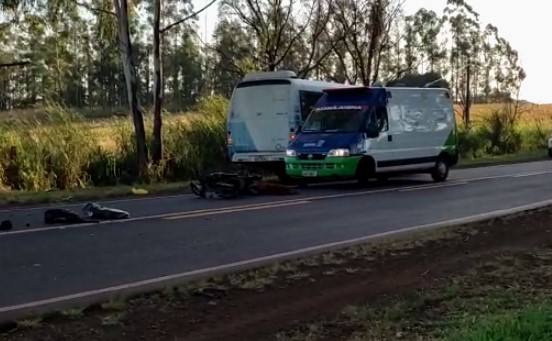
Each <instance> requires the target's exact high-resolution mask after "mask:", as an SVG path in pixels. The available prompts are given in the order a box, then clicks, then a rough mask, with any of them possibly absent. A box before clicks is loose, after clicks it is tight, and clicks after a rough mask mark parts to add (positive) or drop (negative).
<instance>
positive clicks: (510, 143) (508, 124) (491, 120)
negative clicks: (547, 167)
mask: <svg viewBox="0 0 552 341" xmlns="http://www.w3.org/2000/svg"><path fill="white" fill-rule="evenodd" d="M520 115H521V114H520V111H519V109H518V108H515V107H514V106H513V105H512V104H505V105H503V106H502V107H500V108H498V109H494V110H493V111H492V112H491V113H490V115H488V116H486V117H483V118H482V120H481V122H479V123H475V124H472V125H471V126H469V127H468V128H466V127H464V126H462V127H459V129H458V137H459V149H460V155H461V156H462V157H464V158H472V159H475V158H478V157H481V156H485V155H505V154H514V153H518V152H521V151H533V150H541V149H546V147H547V140H548V137H549V133H550V127H551V126H550V124H549V122H545V121H544V120H542V119H540V120H536V121H522V120H520Z"/></svg>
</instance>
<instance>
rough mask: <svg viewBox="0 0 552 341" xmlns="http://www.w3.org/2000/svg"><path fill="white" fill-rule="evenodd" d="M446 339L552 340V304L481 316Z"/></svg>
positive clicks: (482, 340) (481, 340) (458, 340)
mask: <svg viewBox="0 0 552 341" xmlns="http://www.w3.org/2000/svg"><path fill="white" fill-rule="evenodd" d="M455 334H456V335H455V336H452V337H449V338H447V340H448V341H500V340H508V341H529V340H535V341H537V340H542V341H545V340H552V304H550V303H547V304H536V305H532V306H529V307H527V308H525V309H523V310H522V311H511V312H508V313H504V314H498V315H492V316H484V317H482V318H480V319H477V321H476V322H475V323H473V324H466V325H462V326H461V327H460V328H458V329H457V330H455Z"/></svg>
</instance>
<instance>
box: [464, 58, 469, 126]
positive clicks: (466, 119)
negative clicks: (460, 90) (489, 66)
mask: <svg viewBox="0 0 552 341" xmlns="http://www.w3.org/2000/svg"><path fill="white" fill-rule="evenodd" d="M469 63H471V61H470V60H469V59H468V65H467V67H466V103H465V104H464V124H465V125H466V127H469V125H470V109H471V88H470V83H471V79H470V78H471V64H469Z"/></svg>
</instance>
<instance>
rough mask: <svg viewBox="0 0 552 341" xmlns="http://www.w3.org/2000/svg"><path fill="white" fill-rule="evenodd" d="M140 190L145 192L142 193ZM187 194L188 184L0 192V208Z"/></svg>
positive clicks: (174, 183)
mask: <svg viewBox="0 0 552 341" xmlns="http://www.w3.org/2000/svg"><path fill="white" fill-rule="evenodd" d="M141 190H145V191H146V193H143V192H142V191H141ZM187 192H189V182H172V183H157V184H152V185H144V186H124V185H121V186H113V187H91V188H86V189H79V190H65V191H60V190H54V191H48V192H31V191H4V192H2V191H0V207H1V206H24V205H35V204H48V203H65V202H78V201H86V200H102V199H124V198H131V197H139V196H152V195H165V194H177V193H178V194H181V193H187Z"/></svg>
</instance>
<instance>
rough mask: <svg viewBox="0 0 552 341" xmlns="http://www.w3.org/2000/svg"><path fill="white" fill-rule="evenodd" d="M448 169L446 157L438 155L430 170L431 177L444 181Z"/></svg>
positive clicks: (437, 180) (436, 180) (434, 179)
mask: <svg viewBox="0 0 552 341" xmlns="http://www.w3.org/2000/svg"><path fill="white" fill-rule="evenodd" d="M449 170H450V165H449V162H447V159H446V158H444V157H439V159H438V160H437V162H436V163H435V166H434V167H433V169H432V170H431V178H432V179H433V181H435V182H444V181H446V180H447V178H448V174H449Z"/></svg>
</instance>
